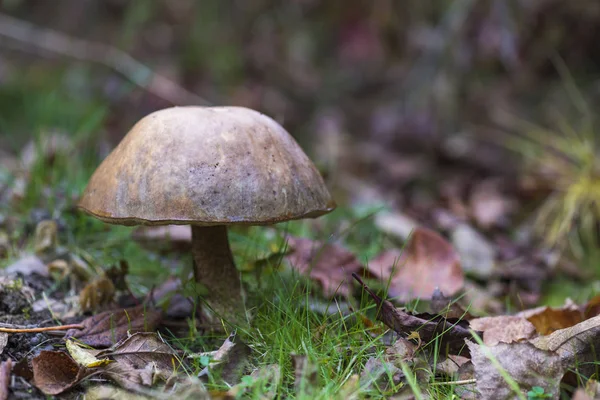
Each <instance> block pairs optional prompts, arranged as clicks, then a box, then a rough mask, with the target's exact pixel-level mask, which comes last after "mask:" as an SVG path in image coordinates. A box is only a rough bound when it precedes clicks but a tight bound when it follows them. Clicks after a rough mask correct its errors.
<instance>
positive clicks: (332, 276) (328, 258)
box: [285, 237, 363, 297]
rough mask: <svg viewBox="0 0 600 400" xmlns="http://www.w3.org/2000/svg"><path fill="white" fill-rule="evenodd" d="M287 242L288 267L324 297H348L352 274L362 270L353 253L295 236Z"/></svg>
mask: <svg viewBox="0 0 600 400" xmlns="http://www.w3.org/2000/svg"><path fill="white" fill-rule="evenodd" d="M287 239H288V243H289V246H290V247H291V249H292V251H291V252H290V253H289V254H288V255H286V256H285V258H286V259H287V260H288V261H289V263H290V264H291V266H292V268H294V269H296V270H298V271H299V272H300V273H301V274H304V275H308V276H309V277H310V278H311V279H312V280H314V281H316V282H318V283H319V284H320V285H321V287H322V288H323V293H324V294H325V296H328V297H332V296H335V295H341V296H345V297H350V295H351V293H352V286H351V283H350V281H351V276H352V273H355V272H360V271H362V270H363V266H362V264H361V263H360V262H359V261H358V260H357V259H356V257H355V256H354V254H352V253H351V252H349V251H348V250H346V249H344V248H343V247H341V246H339V245H336V244H330V243H320V242H315V241H312V240H310V239H305V238H297V237H288V238H287Z"/></svg>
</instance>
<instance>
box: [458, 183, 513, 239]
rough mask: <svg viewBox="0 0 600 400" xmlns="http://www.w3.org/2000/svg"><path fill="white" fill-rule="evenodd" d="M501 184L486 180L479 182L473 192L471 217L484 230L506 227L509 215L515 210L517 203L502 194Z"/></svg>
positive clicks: (470, 206) (470, 204)
mask: <svg viewBox="0 0 600 400" xmlns="http://www.w3.org/2000/svg"><path fill="white" fill-rule="evenodd" d="M501 184H502V182H501V181H500V180H498V179H486V180H483V181H481V182H478V183H477V184H476V185H475V186H474V187H473V189H472V191H471V196H470V197H469V208H470V211H471V216H472V217H473V219H474V220H475V221H476V222H477V225H479V226H480V227H482V228H484V229H489V228H491V227H493V226H499V225H505V224H506V223H507V218H508V215H509V214H510V213H511V212H513V210H514V209H515V201H514V200H512V199H510V198H508V197H507V196H506V195H504V194H503V193H502V191H501V190H500V189H501Z"/></svg>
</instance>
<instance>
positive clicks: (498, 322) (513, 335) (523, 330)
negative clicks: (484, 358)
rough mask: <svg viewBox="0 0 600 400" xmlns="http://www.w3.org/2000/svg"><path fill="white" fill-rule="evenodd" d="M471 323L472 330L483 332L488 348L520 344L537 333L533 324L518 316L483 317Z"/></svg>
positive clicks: (484, 341)
mask: <svg viewBox="0 0 600 400" xmlns="http://www.w3.org/2000/svg"><path fill="white" fill-rule="evenodd" d="M469 322H470V324H471V328H472V329H474V330H477V331H481V332H483V343H485V344H486V345H487V346H495V345H497V344H498V343H513V342H520V341H523V340H527V339H531V338H532V337H533V336H534V335H535V333H536V331H535V326H533V324H532V323H531V322H529V321H527V319H525V318H523V317H517V316H510V315H501V316H498V317H483V318H475V319H472V320H470V321H469Z"/></svg>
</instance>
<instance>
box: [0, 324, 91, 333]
mask: <svg viewBox="0 0 600 400" xmlns="http://www.w3.org/2000/svg"><path fill="white" fill-rule="evenodd" d="M83 328H84V326H83V325H80V324H73V325H59V326H46V327H43V328H3V327H0V332H3V333H37V332H48V331H68V330H69V329H83Z"/></svg>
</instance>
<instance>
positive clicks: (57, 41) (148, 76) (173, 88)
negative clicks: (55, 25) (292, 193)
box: [0, 13, 211, 105]
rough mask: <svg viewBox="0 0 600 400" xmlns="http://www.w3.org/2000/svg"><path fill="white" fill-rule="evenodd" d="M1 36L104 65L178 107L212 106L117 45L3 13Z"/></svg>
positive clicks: (0, 26) (0, 25)
mask: <svg viewBox="0 0 600 400" xmlns="http://www.w3.org/2000/svg"><path fill="white" fill-rule="evenodd" d="M0 36H4V37H6V38H9V39H12V40H15V41H18V42H21V43H26V44H28V45H31V46H34V47H37V48H38V49H42V50H46V51H49V52H51V53H55V54H60V55H63V56H67V57H71V58H74V59H76V60H80V61H85V62H92V63H97V64H101V65H104V66H105V67H108V68H110V69H112V70H114V71H116V72H118V73H119V74H121V75H123V76H124V77H125V78H127V79H128V80H130V81H131V82H133V83H134V84H135V85H137V86H139V87H141V88H143V89H145V90H146V91H148V92H149V93H152V94H153V95H155V96H158V97H160V98H162V99H164V100H166V101H169V102H170V103H172V104H175V105H210V104H211V103H210V102H209V101H208V100H206V99H204V98H202V97H200V96H198V95H197V94H195V93H192V92H190V91H189V90H187V89H185V88H183V87H181V86H180V85H178V84H177V83H175V82H173V81H172V80H170V79H168V78H167V77H164V76H162V75H159V74H157V73H156V72H154V71H152V69H150V68H149V67H147V66H146V65H144V64H142V63H141V62H139V61H138V60H136V59H134V58H133V57H131V56H130V55H129V54H127V53H126V52H124V51H123V50H120V49H118V48H116V47H114V46H109V45H107V44H104V43H100V42H92V41H87V40H82V39H77V38H74V37H70V36H68V35H65V34H64V33H61V32H58V31H55V30H52V29H47V28H40V27H38V26H35V25H34V24H32V23H30V22H27V21H23V20H20V19H17V18H14V17H11V16H8V15H6V14H1V13H0Z"/></svg>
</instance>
